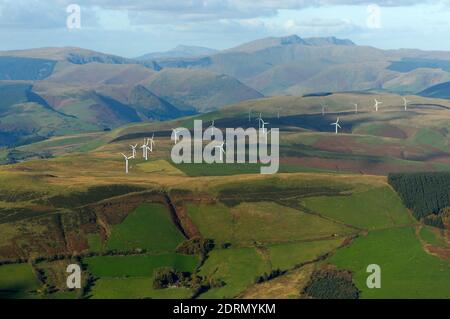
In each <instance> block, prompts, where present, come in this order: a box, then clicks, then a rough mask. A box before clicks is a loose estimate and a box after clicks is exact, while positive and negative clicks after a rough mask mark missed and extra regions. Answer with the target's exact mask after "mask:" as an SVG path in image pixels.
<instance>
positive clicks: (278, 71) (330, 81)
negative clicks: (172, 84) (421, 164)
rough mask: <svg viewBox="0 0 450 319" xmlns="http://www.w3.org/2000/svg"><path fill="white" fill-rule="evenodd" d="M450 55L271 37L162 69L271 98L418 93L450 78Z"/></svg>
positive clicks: (174, 61) (178, 61) (172, 61)
mask: <svg viewBox="0 0 450 319" xmlns="http://www.w3.org/2000/svg"><path fill="white" fill-rule="evenodd" d="M449 62H450V54H449V53H448V52H431V51H430V52H427V51H420V50H380V49H376V48H373V47H366V46H358V45H356V44H354V43H353V42H352V41H350V40H345V39H337V38H334V37H331V38H309V39H307V38H305V39H303V38H300V37H299V36H296V35H292V36H287V37H281V38H274V37H271V38H266V39H260V40H256V41H252V42H249V43H245V44H242V45H239V46H237V47H235V48H231V49H228V50H224V51H220V52H218V53H214V54H210V55H208V56H203V57H198V58H179V59H175V58H174V59H161V60H158V64H159V65H160V66H161V67H163V68H164V67H171V68H184V69H192V68H195V69H206V70H211V71H213V72H218V73H223V74H227V75H230V76H233V77H235V78H237V79H238V80H240V81H241V82H243V83H245V84H247V85H249V86H251V87H252V88H254V89H256V90H257V91H259V92H261V93H263V94H265V95H280V94H294V95H303V94H305V93H306V94H308V93H315V92H320V91H327V92H329V91H333V92H340V91H357V90H362V89H363V90H386V91H389V92H393V93H405V94H415V93H418V92H420V91H422V90H424V89H426V88H428V87H430V86H432V85H435V84H438V83H439V82H441V81H445V80H447V79H448V77H449V69H448V65H449Z"/></svg>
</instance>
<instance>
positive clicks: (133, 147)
mask: <svg viewBox="0 0 450 319" xmlns="http://www.w3.org/2000/svg"><path fill="white" fill-rule="evenodd" d="M137 146H138V145H137V144H136V145H130V147H131V149H132V150H133V155H131V158H136V147H137Z"/></svg>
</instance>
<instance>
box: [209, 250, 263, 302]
mask: <svg viewBox="0 0 450 319" xmlns="http://www.w3.org/2000/svg"><path fill="white" fill-rule="evenodd" d="M270 271H271V267H270V263H269V262H268V261H265V260H264V259H263V257H262V256H261V255H260V254H258V252H257V251H256V249H255V248H231V249H222V250H214V251H212V252H211V253H210V254H209V258H208V259H207V260H206V262H205V264H204V265H203V266H202V268H201V270H200V275H203V276H206V277H208V278H216V279H220V280H223V281H225V283H226V285H225V286H224V287H221V288H213V289H211V290H209V291H207V292H206V293H205V294H202V295H201V297H202V298H232V297H235V296H236V295H237V294H239V293H240V292H241V291H243V290H244V289H245V288H247V286H249V285H251V284H253V283H254V282H255V279H256V277H257V276H260V275H262V274H264V273H268V272H270Z"/></svg>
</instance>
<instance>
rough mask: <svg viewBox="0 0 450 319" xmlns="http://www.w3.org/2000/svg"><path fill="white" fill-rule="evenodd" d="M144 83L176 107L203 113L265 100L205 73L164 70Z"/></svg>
mask: <svg viewBox="0 0 450 319" xmlns="http://www.w3.org/2000/svg"><path fill="white" fill-rule="evenodd" d="M142 83H143V84H144V85H145V86H146V87H148V88H149V89H150V90H151V91H152V92H154V93H156V94H157V95H158V96H161V97H163V98H164V99H166V100H167V101H169V102H170V103H172V104H173V105H177V106H178V107H182V106H184V107H191V108H192V107H195V108H196V109H197V110H198V111H200V112H208V111H214V110H216V109H218V108H220V107H222V106H225V105H228V104H234V103H237V102H238V101H245V100H250V99H256V98H261V97H263V95H262V94H261V93H259V92H258V91H256V90H255V89H252V88H251V87H249V86H246V85H244V84H243V83H241V82H240V81H238V80H236V79H235V78H233V77H231V76H229V75H225V74H217V73H214V72H210V71H205V70H191V69H187V70H186V69H163V70H162V71H160V72H157V73H154V74H153V75H152V76H151V77H150V78H148V79H147V80H146V81H144V82H142Z"/></svg>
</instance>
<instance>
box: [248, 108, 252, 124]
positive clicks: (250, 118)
mask: <svg viewBox="0 0 450 319" xmlns="http://www.w3.org/2000/svg"><path fill="white" fill-rule="evenodd" d="M248 121H249V122H251V121H252V109H249V110H248Z"/></svg>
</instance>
